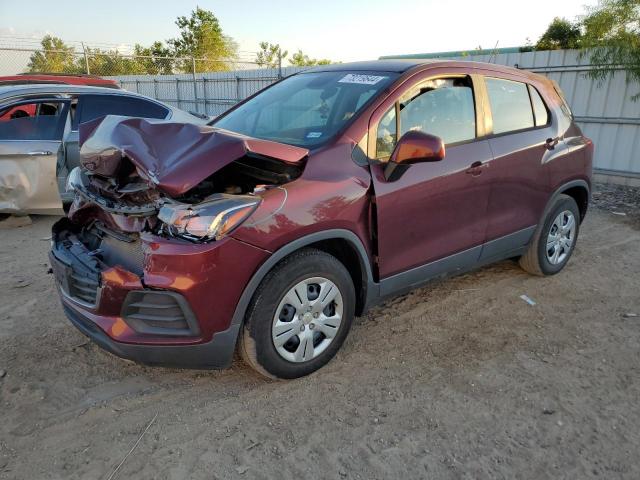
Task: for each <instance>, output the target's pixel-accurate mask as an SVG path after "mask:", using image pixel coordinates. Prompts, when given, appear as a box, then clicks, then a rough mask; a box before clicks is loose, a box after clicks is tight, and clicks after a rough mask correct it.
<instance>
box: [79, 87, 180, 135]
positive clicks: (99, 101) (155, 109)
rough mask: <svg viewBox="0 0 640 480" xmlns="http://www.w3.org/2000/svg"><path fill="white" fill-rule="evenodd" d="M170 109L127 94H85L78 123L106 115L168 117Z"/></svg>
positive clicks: (80, 103)
mask: <svg viewBox="0 0 640 480" xmlns="http://www.w3.org/2000/svg"><path fill="white" fill-rule="evenodd" d="M168 114H169V110H168V109H166V108H165V107H163V106H162V105H159V104H157V103H155V102H151V101H149V100H145V99H143V98H136V97H129V96H126V95H83V96H81V97H80V99H79V101H78V114H77V115H76V116H75V118H74V128H77V126H78V124H80V123H85V122H90V121H91V120H95V119H96V118H99V117H104V116H105V115H124V116H128V117H141V118H159V119H163V118H166V117H167V115H168Z"/></svg>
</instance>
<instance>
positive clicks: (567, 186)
mask: <svg viewBox="0 0 640 480" xmlns="http://www.w3.org/2000/svg"><path fill="white" fill-rule="evenodd" d="M574 187H582V188H584V189H585V190H586V191H587V206H588V205H589V204H590V203H591V186H590V185H589V183H587V181H586V180H583V179H577V180H571V181H570V182H567V183H563V184H562V185H560V186H559V187H557V188H556V189H555V190H554V191H553V193H552V194H551V196H550V197H549V200H548V201H547V204H546V206H545V207H544V211H543V212H542V217H541V218H540V223H539V225H541V224H543V223H544V219H545V217H546V216H547V214H548V213H549V210H550V209H551V207H552V205H553V203H554V202H555V200H556V199H557V198H558V196H559V195H561V194H562V193H563V192H565V191H566V190H568V189H570V188H574Z"/></svg>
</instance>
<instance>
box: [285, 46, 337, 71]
mask: <svg viewBox="0 0 640 480" xmlns="http://www.w3.org/2000/svg"><path fill="white" fill-rule="evenodd" d="M289 63H290V64H291V65H295V66H296V67H312V66H314V65H329V64H330V63H332V62H331V60H329V59H327V58H322V59H320V60H316V59H315V58H309V56H308V55H305V54H304V53H303V52H302V50H300V49H298V51H297V52H296V53H294V54H293V55H292V57H291V60H289Z"/></svg>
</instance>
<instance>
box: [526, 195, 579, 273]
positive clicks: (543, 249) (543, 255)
mask: <svg viewBox="0 0 640 480" xmlns="http://www.w3.org/2000/svg"><path fill="white" fill-rule="evenodd" d="M561 214H562V215H563V218H560V215H561ZM569 218H572V221H573V227H572V229H571V230H567V231H566V232H565V229H567V228H568V219H569ZM565 221H567V224H564V222H565ZM560 224H562V225H563V226H562V228H559V226H560ZM579 231H580V210H579V209H578V205H577V204H576V201H575V200H574V199H573V198H571V197H570V196H568V195H564V194H561V195H558V198H557V199H556V200H555V201H554V202H553V204H552V206H551V208H550V209H549V210H548V213H547V215H546V217H545V218H544V221H543V223H542V224H541V225H540V226H539V227H538V228H537V229H536V232H535V233H534V236H533V239H532V240H531V243H530V244H529V247H528V249H527V251H526V252H525V254H524V255H522V257H520V261H519V263H520V266H521V267H522V268H523V269H524V270H525V271H527V272H529V273H531V274H533V275H539V276H547V275H555V274H556V273H558V272H559V271H560V270H562V269H563V268H564V267H565V265H566V264H567V262H568V261H569V258H571V255H572V254H573V251H574V249H575V247H576V243H577V240H578V233H579ZM554 232H555V233H556V234H554ZM554 239H555V240H554ZM569 241H570V244H569ZM556 252H558V254H557V255H555V254H556ZM554 255H555V256H554Z"/></svg>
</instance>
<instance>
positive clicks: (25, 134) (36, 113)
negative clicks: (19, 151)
mask: <svg viewBox="0 0 640 480" xmlns="http://www.w3.org/2000/svg"><path fill="white" fill-rule="evenodd" d="M66 111H67V110H66V108H65V104H64V102H55V101H54V102H50V101H46V102H36V103H28V104H18V105H15V104H14V105H12V106H9V107H6V108H4V109H2V110H0V118H2V121H0V140H61V139H62V133H63V130H64V125H65V122H66Z"/></svg>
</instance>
